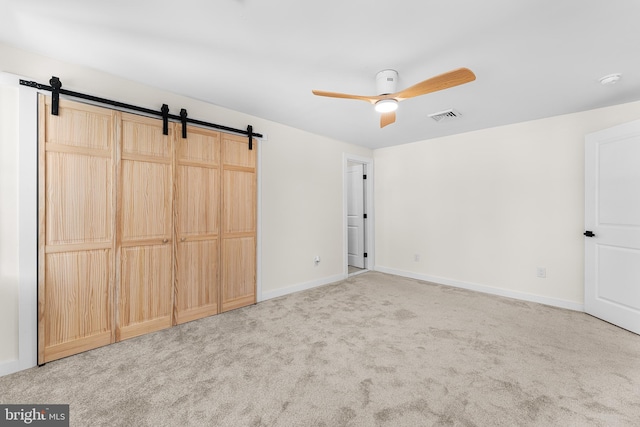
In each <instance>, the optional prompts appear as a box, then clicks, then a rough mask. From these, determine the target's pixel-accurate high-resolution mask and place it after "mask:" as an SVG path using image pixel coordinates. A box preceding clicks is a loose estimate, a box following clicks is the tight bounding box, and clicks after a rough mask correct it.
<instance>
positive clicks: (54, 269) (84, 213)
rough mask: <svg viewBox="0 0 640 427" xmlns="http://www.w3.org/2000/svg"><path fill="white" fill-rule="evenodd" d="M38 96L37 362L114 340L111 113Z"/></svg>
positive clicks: (112, 115)
mask: <svg viewBox="0 0 640 427" xmlns="http://www.w3.org/2000/svg"><path fill="white" fill-rule="evenodd" d="M50 110H51V99H50V97H45V96H42V95H41V96H40V97H39V128H40V132H39V163H40V164H39V178H38V179H39V196H38V197H39V202H38V204H39V229H40V230H39V233H40V234H39V239H38V240H39V243H38V247H39V260H40V262H39V267H38V269H39V271H38V307H39V309H38V363H40V364H42V363H45V362H48V361H51V360H55V359H59V358H61V357H65V356H68V355H70V354H74V353H78V352H81V351H85V350H89V349H92V348H96V347H99V346H102V345H105V344H108V343H110V342H113V340H114V328H113V324H114V319H113V297H114V274H113V272H114V249H115V235H114V229H115V203H114V200H115V185H114V179H113V176H114V164H115V161H114V145H115V144H114V135H113V132H112V129H113V123H114V120H115V114H114V113H113V112H112V111H110V110H106V109H103V108H98V107H93V106H88V105H83V104H79V103H74V102H70V101H64V100H61V101H60V108H59V115H57V116H52V115H51V114H50Z"/></svg>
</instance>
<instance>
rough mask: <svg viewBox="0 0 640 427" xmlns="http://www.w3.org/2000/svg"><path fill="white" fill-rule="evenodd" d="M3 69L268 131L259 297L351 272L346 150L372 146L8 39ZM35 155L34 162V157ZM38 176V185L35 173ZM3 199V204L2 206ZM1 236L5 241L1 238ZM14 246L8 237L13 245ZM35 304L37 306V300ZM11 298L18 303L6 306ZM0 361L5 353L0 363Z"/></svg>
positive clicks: (1, 337) (5, 336) (2, 333)
mask: <svg viewBox="0 0 640 427" xmlns="http://www.w3.org/2000/svg"><path fill="white" fill-rule="evenodd" d="M258 65H259V64H258ZM0 71H4V72H8V73H12V74H17V75H22V76H25V77H26V78H29V79H32V80H35V81H38V82H40V83H47V82H48V81H49V79H50V78H51V76H52V75H55V76H58V77H60V79H61V81H62V84H63V87H65V88H68V89H70V90H74V91H77V92H85V93H89V94H92V95H96V96H100V97H104V98H109V99H114V100H118V101H122V102H126V103H129V104H134V105H139V106H143V107H148V108H152V109H158V110H159V109H160V107H161V106H162V104H163V103H166V104H168V105H169V107H170V109H171V110H170V111H171V112H172V113H174V114H177V113H178V112H179V111H180V109H181V108H186V109H187V110H188V113H189V117H192V118H195V119H201V120H205V121H209V122H214V123H219V124H222V125H225V126H230V127H234V128H239V129H246V127H247V125H249V124H251V125H253V129H254V132H258V133H262V134H264V135H266V136H267V137H268V141H264V142H260V143H259V150H260V151H259V153H260V154H259V159H260V165H259V184H258V185H259V192H260V198H261V216H260V225H259V243H260V247H259V254H261V256H260V259H259V271H258V286H259V293H261V294H262V299H266V298H271V297H275V296H278V295H283V294H285V293H288V292H291V291H295V290H298V289H303V288H307V287H312V286H317V285H321V284H325V283H329V282H331V281H335V280H339V279H341V278H343V277H345V276H346V269H345V266H344V265H343V252H344V250H345V249H344V248H343V245H344V244H343V237H344V229H343V228H344V227H343V224H344V222H343V221H344V219H343V218H342V212H343V210H342V173H343V171H342V164H343V163H342V162H343V156H344V154H353V155H357V156H367V157H373V152H372V151H371V150H369V149H366V148H363V147H358V146H355V145H352V144H346V143H342V142H339V141H336V140H332V139H329V138H324V137H320V136H317V135H313V134H310V133H307V132H303V131H300V130H296V129H293V128H291V127H287V126H284V125H281V124H278V123H274V122H270V121H268V120H263V119H259V118H256V117H252V116H249V115H246V114H242V113H238V112H235V111H231V110H228V109H224V108H221V107H218V106H215V105H212V104H207V103H205V102H202V101H198V100H195V99H190V98H186V97H183V96H179V95H176V94H174V93H171V92H168V91H166V90H160V89H157V88H152V87H149V86H146V85H144V84H140V83H136V82H132V81H128V80H125V79H121V78H118V77H116V76H113V75H109V74H105V73H102V72H99V71H96V70H91V69H88V68H84V67H79V66H75V65H72V64H68V63H63V62H60V61H56V60H54V59H49V58H46V57H43V56H39V55H35V54H31V53H28V52H25V51H21V50H18V49H15V48H12V47H9V46H6V45H3V44H0ZM25 90H28V91H30V90H31V89H25ZM0 119H1V117H0ZM20 119H21V120H22V119H23V118H22V117H21V118H20ZM20 143H21V144H22V143H23V141H20ZM13 149H15V147H14V148H13ZM32 161H33V164H34V165H35V162H36V159H35V155H34V156H33V159H32ZM14 172H15V171H14ZM34 175H35V174H34ZM33 179H34V183H35V176H34V177H33ZM2 197H3V199H2V200H0V203H1V204H2V205H3V206H4V205H5V199H4V196H2ZM8 201H9V199H7V202H8ZM3 211H4V208H3ZM2 241H3V245H4V244H5V243H4V242H5V239H4V237H3V238H2ZM14 244H15V243H12V242H11V241H10V240H7V241H6V245H8V246H9V247H11V246H13V245H14ZM315 255H320V257H321V258H322V261H321V263H320V265H318V266H315V265H314V263H313V257H314V256H315ZM21 286H22V278H21ZM14 299H15V297H14ZM32 303H33V304H34V305H35V304H36V301H35V300H34V301H33V302H32ZM13 304H15V302H14V303H10V304H9V305H10V306H12V305H13ZM6 317H7V326H6V327H0V347H3V348H4V346H5V343H12V342H13V341H14V337H15V334H16V332H15V330H16V327H15V314H12V315H9V314H7V315H6ZM11 319H13V320H11ZM8 325H12V326H8ZM34 333H35V331H34ZM22 338H23V337H20V339H21V340H22ZM2 363H3V360H2V359H0V367H1V365H2Z"/></svg>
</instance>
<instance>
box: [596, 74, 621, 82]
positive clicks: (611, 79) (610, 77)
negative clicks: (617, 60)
mask: <svg viewBox="0 0 640 427" xmlns="http://www.w3.org/2000/svg"><path fill="white" fill-rule="evenodd" d="M620 77H622V74H621V73H615V74H608V75H606V76H604V77H600V80H599V81H600V84H603V85H612V84H614V83H615V82H617V81H618V80H620Z"/></svg>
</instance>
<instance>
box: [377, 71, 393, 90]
mask: <svg viewBox="0 0 640 427" xmlns="http://www.w3.org/2000/svg"><path fill="white" fill-rule="evenodd" d="M397 87H398V72H397V71H396V70H382V71H380V72H378V74H376V89H377V92H378V95H388V94H390V93H395V92H396V90H397Z"/></svg>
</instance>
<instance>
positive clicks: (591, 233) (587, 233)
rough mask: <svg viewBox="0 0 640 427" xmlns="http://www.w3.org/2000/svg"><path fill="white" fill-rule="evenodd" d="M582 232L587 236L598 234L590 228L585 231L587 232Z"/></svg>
mask: <svg viewBox="0 0 640 427" xmlns="http://www.w3.org/2000/svg"><path fill="white" fill-rule="evenodd" d="M582 234H584V235H585V236H587V237H596V235H595V234H593V231H590V230H587V231H585V232H584V233H582Z"/></svg>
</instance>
